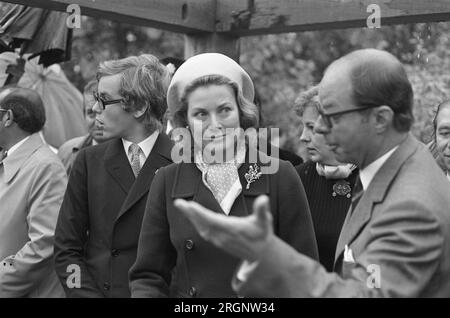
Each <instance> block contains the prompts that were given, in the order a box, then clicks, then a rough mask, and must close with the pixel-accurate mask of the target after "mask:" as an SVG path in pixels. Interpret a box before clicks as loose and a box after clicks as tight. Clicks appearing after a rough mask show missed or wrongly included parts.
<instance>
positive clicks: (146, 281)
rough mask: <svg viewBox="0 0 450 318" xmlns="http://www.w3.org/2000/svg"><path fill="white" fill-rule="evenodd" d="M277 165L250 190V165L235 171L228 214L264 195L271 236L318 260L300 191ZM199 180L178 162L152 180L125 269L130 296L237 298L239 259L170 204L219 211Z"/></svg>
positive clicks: (288, 171)
mask: <svg viewBox="0 0 450 318" xmlns="http://www.w3.org/2000/svg"><path fill="white" fill-rule="evenodd" d="M259 154H260V155H261V156H265V157H266V155H263V154H262V153H259ZM275 160H278V159H275ZM261 161H263V162H267V161H265V160H261ZM279 163H280V165H279V170H278V172H277V173H275V174H271V175H269V174H263V175H262V176H261V177H260V178H259V179H258V180H256V181H255V182H253V183H251V184H250V187H249V189H246V185H247V182H246V180H245V173H246V172H247V171H248V170H249V166H250V164H249V163H244V164H243V165H242V166H241V167H240V168H239V170H238V173H239V177H240V181H241V184H242V192H241V194H240V195H239V196H238V197H237V198H236V201H235V202H234V205H233V207H232V209H231V211H230V215H232V216H246V215H248V214H250V213H251V212H252V205H253V201H254V200H255V199H256V197H258V196H259V195H261V194H267V195H269V196H270V203H271V211H272V214H273V221H274V229H275V233H276V234H277V235H278V236H279V237H280V238H281V239H282V240H284V241H285V242H287V243H288V244H290V245H291V246H293V247H294V248H295V249H296V250H298V251H300V252H302V253H304V254H305V255H308V256H310V257H312V258H314V259H317V258H318V255H317V246H316V240H315V237H314V230H313V226H312V221H311V215H310V213H309V208H308V202H307V200H306V195H305V190H304V189H303V185H302V183H301V181H300V178H299V177H298V175H297V173H296V171H295V170H294V168H293V167H292V165H291V164H290V163H288V162H285V161H280V162H279ZM201 176H202V174H201V172H200V171H199V169H198V168H197V167H196V165H195V164H193V163H181V164H173V165H170V166H168V167H165V168H162V169H160V170H159V172H158V174H157V176H156V177H155V182H154V183H153V184H152V187H151V189H150V194H149V198H148V202H147V207H146V211H145V216H144V220H143V223H142V229H141V236H140V238H139V247H138V256H137V260H136V263H135V264H134V265H133V267H132V268H131V270H130V287H131V292H132V297H168V296H170V297H236V294H235V293H234V292H233V290H232V289H231V279H232V277H233V273H234V271H235V269H236V267H237V266H238V265H239V262H240V260H239V259H237V258H235V257H232V256H231V255H229V254H227V253H226V252H224V251H222V250H220V249H218V248H216V247H214V246H213V245H212V244H211V243H208V242H206V241H205V240H203V239H202V238H201V237H200V235H199V234H198V233H197V231H196V230H195V228H194V227H193V225H192V224H191V223H190V221H189V220H187V219H186V218H185V217H184V216H183V215H182V214H181V213H180V211H178V210H177V209H176V208H175V207H174V205H173V201H174V199H176V198H184V199H186V200H193V201H196V202H198V203H200V204H202V205H203V206H205V207H206V208H209V209H211V210H213V211H218V212H217V213H223V211H222V209H221V207H220V205H219V204H218V202H217V201H216V199H215V198H214V196H213V194H212V193H211V192H210V190H209V189H208V188H207V187H206V186H205V185H204V184H203V182H202V177H201ZM172 270H174V272H173V275H172Z"/></svg>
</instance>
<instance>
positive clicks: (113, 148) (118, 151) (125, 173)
mask: <svg viewBox="0 0 450 318" xmlns="http://www.w3.org/2000/svg"><path fill="white" fill-rule="evenodd" d="M104 162H105V169H106V171H108V173H109V174H110V175H111V176H112V177H113V179H114V180H115V181H116V182H117V183H118V184H119V185H120V187H121V188H122V190H123V191H124V192H125V193H128V191H129V190H130V188H131V186H132V184H133V182H134V174H133V170H131V166H130V163H129V161H128V158H127V156H126V154H125V150H124V149H123V143H122V140H121V139H120V138H117V139H113V140H111V141H109V144H108V146H107V148H106V151H105V155H104Z"/></svg>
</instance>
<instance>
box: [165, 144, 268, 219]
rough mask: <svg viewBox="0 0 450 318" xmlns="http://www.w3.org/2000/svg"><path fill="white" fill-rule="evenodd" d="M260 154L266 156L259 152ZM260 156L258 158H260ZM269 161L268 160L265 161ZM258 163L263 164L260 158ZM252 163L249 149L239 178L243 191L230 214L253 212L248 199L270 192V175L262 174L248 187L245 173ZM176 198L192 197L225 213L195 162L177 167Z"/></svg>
mask: <svg viewBox="0 0 450 318" xmlns="http://www.w3.org/2000/svg"><path fill="white" fill-rule="evenodd" d="M258 155H259V156H265V155H264V154H263V153H261V152H259V153H258ZM259 156H258V159H259V158H260V157H259ZM264 162H267V161H264ZM257 164H258V165H261V163H260V161H259V160H258V163H257ZM250 165H252V164H250V163H248V151H247V155H246V161H245V162H244V163H243V164H242V165H241V166H240V167H239V169H238V174H239V180H240V182H241V185H242V192H241V194H240V195H239V196H238V197H237V198H236V200H235V202H234V204H233V207H232V208H231V211H230V215H234V216H245V215H248V214H250V213H251V211H248V209H247V204H246V200H247V199H248V198H251V199H252V200H253V199H254V198H256V197H257V196H259V195H261V194H268V193H269V176H268V175H264V174H263V175H261V177H260V178H259V179H257V180H256V181H254V182H253V183H251V184H250V186H249V189H247V188H246V187H247V181H246V179H245V174H246V173H247V172H248V171H249V169H250ZM176 198H184V199H188V198H192V200H193V201H195V202H197V203H199V204H201V205H203V206H205V207H207V208H208V209H210V210H212V211H215V212H218V213H223V214H225V213H224V212H223V210H222V208H221V207H220V205H219V203H218V202H217V200H216V199H215V198H214V195H213V194H212V193H211V191H210V190H209V189H208V188H207V187H206V186H205V185H204V184H203V181H202V173H201V172H200V170H199V169H198V168H197V167H196V165H195V163H181V164H179V165H178V167H177V171H176V175H175V181H174V184H173V188H172V199H176Z"/></svg>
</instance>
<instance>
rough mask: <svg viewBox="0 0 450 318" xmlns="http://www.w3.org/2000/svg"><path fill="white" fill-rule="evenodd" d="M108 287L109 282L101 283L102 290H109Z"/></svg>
mask: <svg viewBox="0 0 450 318" xmlns="http://www.w3.org/2000/svg"><path fill="white" fill-rule="evenodd" d="M110 288H111V284H110V283H108V282H106V283H104V284H103V289H104V290H109V289H110Z"/></svg>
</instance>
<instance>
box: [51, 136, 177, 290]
mask: <svg viewBox="0 0 450 318" xmlns="http://www.w3.org/2000/svg"><path fill="white" fill-rule="evenodd" d="M171 148H172V142H171V141H170V140H169V138H168V137H167V136H166V135H163V134H160V135H159V136H158V138H157V140H156V142H155V145H154V147H153V149H152V151H151V152H150V154H149V156H148V158H147V160H146V162H145V164H144V166H143V167H142V170H141V172H140V173H139V176H138V178H137V179H135V177H134V175H133V171H132V169H131V166H130V163H129V161H128V158H127V157H126V154H125V151H124V149H123V144H122V141H121V140H120V139H114V140H111V141H108V142H106V143H103V144H100V145H97V146H94V147H88V148H84V149H82V150H81V151H80V152H79V154H78V156H77V158H76V159H75V162H74V165H73V168H72V172H71V174H70V178H69V185H68V187H67V191H66V194H65V197H64V201H63V204H62V207H61V210H60V214H59V218H58V224H57V227H56V233H55V262H56V271H57V274H58V276H59V278H60V280H61V283H62V284H63V286H64V289H65V292H66V294H67V296H69V297H129V296H130V291H129V284H128V270H129V269H130V267H131V265H132V264H133V263H134V261H135V259H136V251H137V243H138V238H139V230H140V228H141V222H142V217H143V215H144V208H145V203H146V201H147V194H148V191H149V188H150V184H151V183H152V180H153V176H154V175H155V173H156V171H157V170H158V169H159V168H161V167H163V166H166V165H168V164H170V163H171V159H170V152H171ZM71 264H75V265H78V266H79V268H80V270H81V286H80V287H81V288H69V287H70V286H68V285H67V278H68V276H69V275H70V274H71V273H75V272H74V270H73V268H72V270H68V266H70V265H71ZM72 278H73V276H72V277H71V278H70V279H69V281H70V282H72V283H73V282H75V280H73V279H72Z"/></svg>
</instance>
